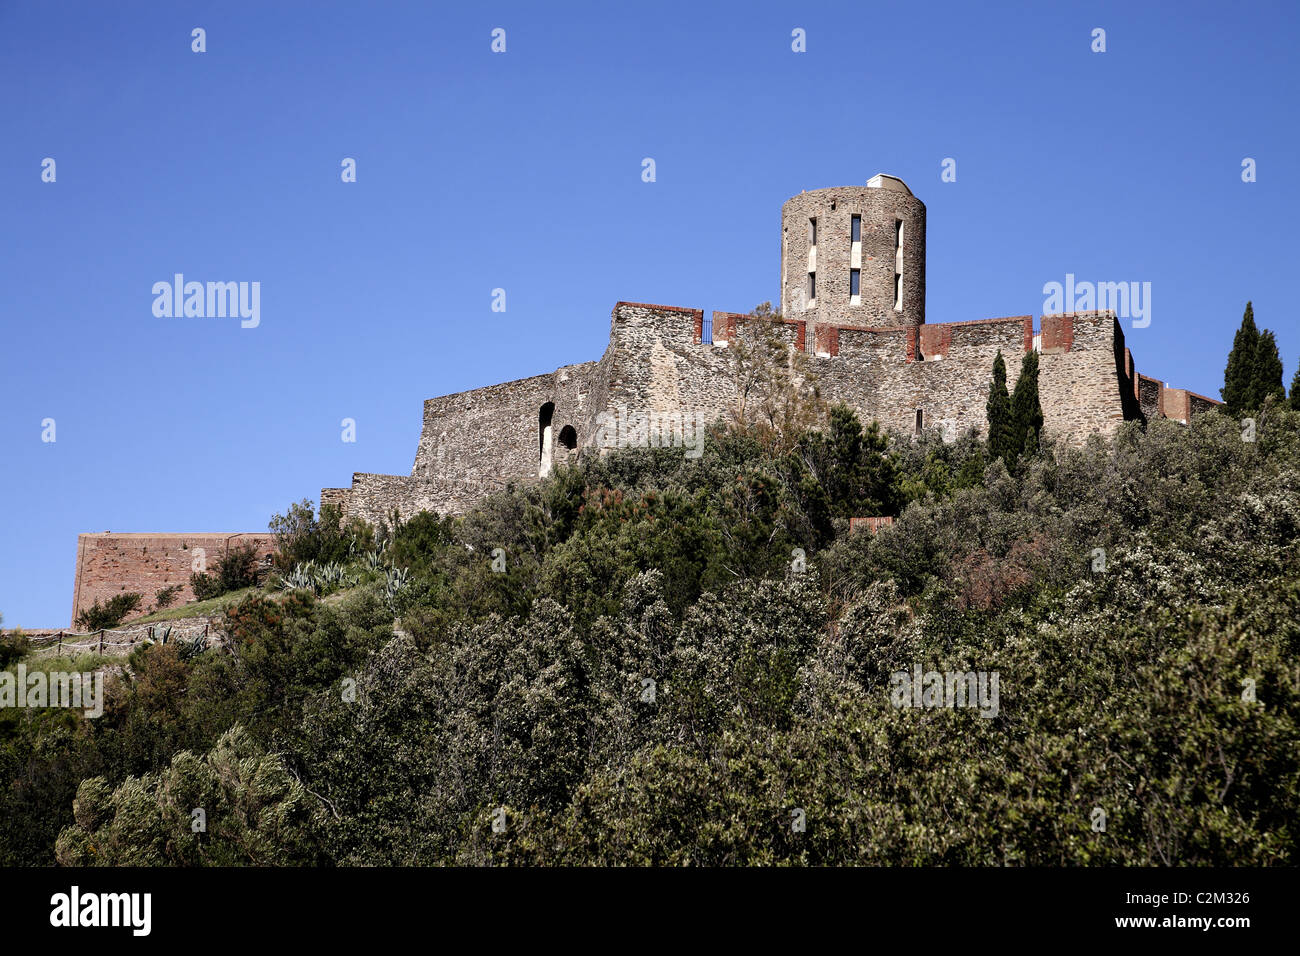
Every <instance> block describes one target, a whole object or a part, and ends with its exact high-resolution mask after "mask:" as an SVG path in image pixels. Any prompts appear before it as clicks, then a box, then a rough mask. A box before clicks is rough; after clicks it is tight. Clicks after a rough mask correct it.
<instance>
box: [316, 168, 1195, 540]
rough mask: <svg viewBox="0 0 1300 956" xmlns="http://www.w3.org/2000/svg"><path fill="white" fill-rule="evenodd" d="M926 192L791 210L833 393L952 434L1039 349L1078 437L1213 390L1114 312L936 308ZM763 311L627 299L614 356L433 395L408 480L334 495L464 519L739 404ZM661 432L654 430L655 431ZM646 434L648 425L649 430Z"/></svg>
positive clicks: (850, 189)
mask: <svg viewBox="0 0 1300 956" xmlns="http://www.w3.org/2000/svg"><path fill="white" fill-rule="evenodd" d="M925 227H926V223H925V204H924V203H922V202H921V201H920V200H919V199H917V198H916V197H915V196H914V195H913V194H912V191H911V190H910V189H909V188H908V187H907V185H906V184H905V183H904V182H903V181H902V180H901V179H898V178H896V177H894V176H887V175H884V174H881V175H878V176H874V177H872V179H870V180H869V181H868V182H867V184H866V185H865V186H837V187H833V188H829V189H816V190H812V191H809V192H803V193H800V194H799V195H798V196H795V197H794V198H792V199H790V200H788V201H787V202H786V203H785V205H784V206H783V207H782V210H781V298H780V305H781V309H780V315H779V316H778V317H775V318H773V319H771V320H768V321H772V322H773V323H774V328H775V330H776V331H777V332H778V333H779V335H780V336H781V337H782V338H783V339H784V340H785V342H786V343H787V345H788V347H790V348H793V349H796V350H799V351H802V352H804V353H806V357H807V364H808V366H809V367H810V371H811V372H812V373H813V374H814V375H815V376H816V380H817V384H818V386H819V388H820V391H821V395H822V397H823V398H824V399H825V400H826V401H828V402H830V403H832V404H833V403H839V402H842V403H844V404H846V405H848V406H849V407H851V408H853V409H854V410H855V411H856V412H857V413H858V415H859V417H860V418H861V419H862V420H863V421H864V422H868V421H871V420H873V419H874V420H876V421H878V422H879V423H880V424H881V425H882V426H883V427H885V428H888V429H893V430H896V431H898V432H902V433H904V434H917V433H919V432H920V431H921V430H922V429H925V428H932V427H933V428H938V429H940V430H941V431H942V433H943V435H944V437H945V438H946V439H949V440H951V439H952V438H953V437H955V436H956V435H957V434H959V433H961V432H964V431H965V430H966V429H969V428H976V429H979V430H981V431H982V430H983V429H984V427H985V426H986V424H987V423H986V421H985V402H986V399H987V397H988V386H989V381H990V379H991V377H992V369H993V360H994V356H995V355H996V353H997V352H998V351H999V350H1000V351H1001V352H1002V354H1003V357H1004V358H1005V359H1006V362H1007V377H1008V379H1009V380H1010V382H1011V383H1012V384H1014V381H1015V376H1016V374H1017V372H1018V370H1019V359H1020V357H1022V356H1023V355H1024V354H1025V353H1027V352H1029V351H1030V350H1035V351H1037V352H1038V353H1039V394H1040V401H1041V403H1042V407H1043V417H1044V424H1043V429H1044V432H1045V433H1046V434H1051V435H1055V436H1057V437H1058V438H1060V439H1062V440H1065V441H1067V442H1070V443H1075V444H1080V443H1082V442H1084V441H1085V440H1086V439H1087V438H1088V436H1089V435H1094V434H1097V435H1109V434H1110V433H1111V432H1113V431H1114V430H1115V429H1116V428H1117V427H1118V426H1119V424H1120V423H1121V422H1124V421H1126V420H1129V419H1150V418H1155V417H1166V418H1174V419H1177V420H1179V421H1182V422H1184V423H1185V422H1186V421H1187V420H1188V419H1189V418H1190V417H1191V416H1192V415H1193V414H1196V413H1198V412H1202V411H1205V410H1207V409H1209V408H1213V407H1214V406H1215V405H1216V404H1218V403H1217V402H1216V401H1215V400H1214V399H1210V398H1207V397H1205V396H1203V395H1198V394H1196V393H1193V392H1189V391H1187V390H1185V389H1172V388H1166V387H1165V386H1164V384H1163V383H1162V382H1161V381H1159V380H1157V379H1155V378H1149V377H1147V376H1145V375H1140V374H1139V373H1138V372H1137V370H1136V368H1135V367H1134V361H1133V356H1132V354H1131V353H1130V351H1129V350H1128V349H1127V348H1126V347H1125V345H1124V333H1123V330H1122V329H1121V328H1120V324H1119V322H1118V320H1117V318H1116V316H1115V314H1114V313H1113V312H1108V311H1102V312H1079V313H1067V314H1057V315H1044V316H1042V318H1041V321H1040V322H1039V323H1038V324H1037V325H1035V322H1034V319H1033V316H1029V315H1018V316H1011V317H1007V318H990V319H974V320H972V321H966V322H945V323H941V324H939V323H926V321H925ZM745 321H758V320H753V319H751V317H750V316H748V315H743V314H738V313H731V312H713V313H712V315H711V317H709V318H706V317H705V315H704V312H703V311H702V310H700V309H691V308H681V307H676V306H666V305H646V304H643V303H635V302H619V303H617V304H616V305H615V306H614V310H613V313H612V315H611V318H610V333H609V346H608V347H607V348H606V350H605V354H604V355H603V356H602V357H601V358H600V360H599V361H594V362H584V363H582V364H579V365H566V366H564V367H562V368H559V369H556V370H555V371H553V372H548V373H546V374H542V375H535V376H533V377H531V378H524V379H519V380H517V381H514V382H506V383H504V384H501V385H490V386H488V387H486V388H476V389H472V390H470V391H467V392H457V393H456V394H454V395H444V396H441V397H439V398H431V399H428V400H427V401H425V403H424V425H423V429H422V432H421V435H420V442H419V447H418V448H417V449H416V453H415V464H414V466H413V468H412V469H411V474H409V475H378V474H365V473H358V474H354V475H353V476H352V484H351V486H350V487H347V488H324V489H322V490H321V504H322V505H324V504H326V503H333V504H336V505H338V506H339V507H340V508H341V509H342V511H343V513H344V515H345V516H349V517H350V516H356V517H360V518H363V519H365V520H366V521H370V522H372V523H378V521H379V520H380V519H383V518H386V517H387V516H388V515H390V514H391V513H392V510H393V509H394V508H396V509H398V510H399V511H400V512H401V514H403V515H406V516H409V515H412V514H415V513H416V512H418V511H421V510H430V511H437V512H440V513H444V514H458V513H462V512H464V511H466V510H467V509H469V508H470V507H472V506H473V505H474V504H475V502H476V501H478V500H480V499H481V498H483V497H484V496H486V495H488V494H491V493H493V492H494V491H497V490H500V489H501V488H504V487H505V486H506V485H507V484H509V483H525V482H529V481H537V480H539V479H540V478H541V477H544V476H545V475H546V474H547V473H548V472H549V471H550V470H551V469H552V468H553V467H555V466H556V465H557V464H561V463H567V462H571V461H574V460H576V459H579V458H581V457H582V456H584V455H588V454H599V453H601V452H602V451H604V450H606V449H607V448H609V447H611V445H612V440H611V436H612V434H613V429H611V428H610V427H608V423H610V422H611V421H623V422H626V421H628V420H632V421H641V422H645V421H647V420H654V419H658V420H660V421H692V422H698V421H700V420H702V419H707V420H708V421H710V422H711V421H713V420H716V419H718V418H721V417H723V416H724V415H725V414H726V413H727V412H728V411H729V409H731V408H732V406H733V403H734V402H735V400H736V384H735V383H736V377H735V369H734V362H735V358H734V355H735V351H736V350H735V349H734V348H731V349H729V348H728V345H729V344H730V343H733V342H734V340H735V336H736V333H737V328H738V327H739V326H740V323H742V322H745ZM652 427H653V426H652ZM642 434H644V430H643V432H642Z"/></svg>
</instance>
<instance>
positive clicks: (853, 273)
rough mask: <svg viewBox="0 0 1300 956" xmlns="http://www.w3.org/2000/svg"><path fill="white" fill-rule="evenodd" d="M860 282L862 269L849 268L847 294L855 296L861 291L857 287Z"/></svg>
mask: <svg viewBox="0 0 1300 956" xmlns="http://www.w3.org/2000/svg"><path fill="white" fill-rule="evenodd" d="M861 283H862V270H861V269H850V270H849V295H850V296H853V297H854V298H857V296H858V293H859V292H860V291H861V290H860V288H859V286H860V285H861Z"/></svg>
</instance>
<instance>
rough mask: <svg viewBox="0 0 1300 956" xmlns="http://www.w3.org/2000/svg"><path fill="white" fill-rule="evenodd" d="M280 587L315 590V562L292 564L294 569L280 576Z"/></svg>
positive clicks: (287, 589) (288, 589) (289, 589)
mask: <svg viewBox="0 0 1300 956" xmlns="http://www.w3.org/2000/svg"><path fill="white" fill-rule="evenodd" d="M280 587H281V588H283V589H284V590H286V591H294V590H298V589H301V590H305V591H316V590H317V585H316V562H314V561H307V562H306V563H304V564H297V565H294V569H293V570H292V571H290V572H289V573H288V574H286V575H284V576H283V577H281V578H280Z"/></svg>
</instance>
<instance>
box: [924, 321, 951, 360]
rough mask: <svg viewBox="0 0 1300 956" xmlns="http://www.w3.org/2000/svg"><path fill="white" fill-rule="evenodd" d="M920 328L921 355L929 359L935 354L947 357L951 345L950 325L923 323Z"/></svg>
mask: <svg viewBox="0 0 1300 956" xmlns="http://www.w3.org/2000/svg"><path fill="white" fill-rule="evenodd" d="M920 328H921V355H922V356H923V357H925V358H926V359H931V358H933V357H934V356H936V355H942V356H944V357H947V355H948V349H949V348H950V347H951V346H952V326H951V325H944V324H935V325H923V326H921V327H920Z"/></svg>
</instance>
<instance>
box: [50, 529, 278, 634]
mask: <svg viewBox="0 0 1300 956" xmlns="http://www.w3.org/2000/svg"><path fill="white" fill-rule="evenodd" d="M245 544H252V545H254V546H256V548H257V550H258V555H259V557H260V558H262V559H263V560H265V559H266V558H267V557H268V556H269V555H272V554H274V553H275V535H273V534H268V533H257V532H253V533H248V534H243V533H239V534H115V533H113V532H111V531H104V532H100V533H96V534H81V535H78V536H77V573H76V579H75V581H74V584H73V594H72V621H73V622H74V623H75V622H76V620H77V616H78V615H79V614H81V612H82V611H84V610H86V609H88V608H89V607H90V606H91V605H92V604H94V602H95V601H96V600H98V601H100V602H101V603H102V602H104V601H107V600H108V599H109V598H112V597H113V596H114V595H116V594H121V593H123V592H131V591H134V592H135V593H137V594H140V595H142V597H143V600H142V601H141V602H140V607H139V609H138V610H137V611H136V612H135V614H133V615H131V617H139V616H141V615H143V614H144V613H146V611H148V610H149V608H150V606H151V605H153V604H154V602H155V600H156V595H157V593H158V592H159V591H160V590H162V589H163V588H165V587H169V586H171V585H173V584H179V585H180V586H181V590H180V593H178V594H177V595H176V597H175V598H174V599H173V601H172V606H173V607H175V606H177V605H180V604H184V603H185V602H187V601H192V600H194V592H193V591H192V590H191V589H190V573H191V572H192V571H193V570H194V568H195V563H196V561H199V558H200V552H199V550H198V549H200V548H201V549H202V558H201V561H199V563H200V564H201V565H202V567H203V568H204V569H205V570H208V571H211V570H212V569H213V568H214V567H215V566H216V561H217V559H218V558H220V557H221V556H222V555H224V554H225V553H226V552H227V551H228V550H230V549H231V548H233V547H235V546H237V545H238V546H242V545H245ZM128 619H129V618H128Z"/></svg>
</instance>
